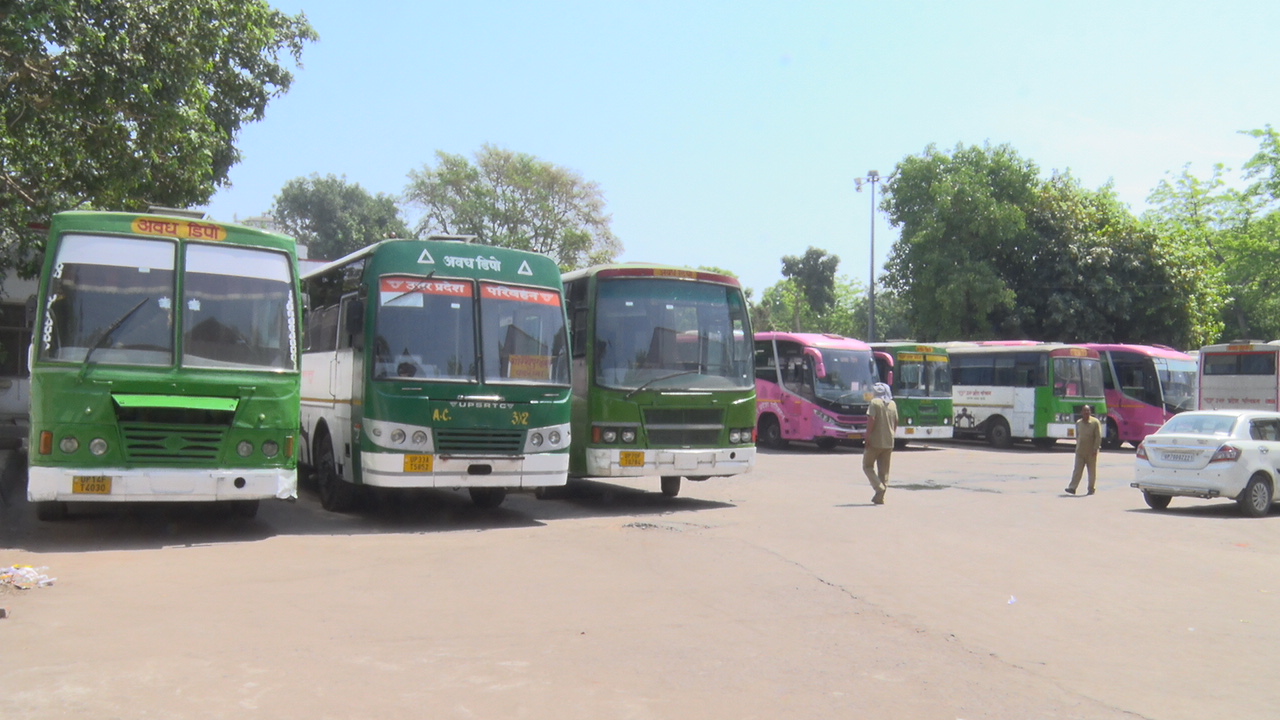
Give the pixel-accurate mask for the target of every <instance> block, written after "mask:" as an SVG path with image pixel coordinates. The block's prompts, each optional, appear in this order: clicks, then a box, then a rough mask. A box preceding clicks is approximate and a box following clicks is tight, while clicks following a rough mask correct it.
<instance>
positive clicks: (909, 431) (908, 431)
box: [907, 428, 916, 435]
mask: <svg viewBox="0 0 1280 720" xmlns="http://www.w3.org/2000/svg"><path fill="white" fill-rule="evenodd" d="M907 434H908V435H915V434H916V429H915V428H907Z"/></svg>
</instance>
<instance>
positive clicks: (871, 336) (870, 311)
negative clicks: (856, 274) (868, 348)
mask: <svg viewBox="0 0 1280 720" xmlns="http://www.w3.org/2000/svg"><path fill="white" fill-rule="evenodd" d="M853 182H854V184H855V185H857V186H858V192H862V183H864V182H865V183H867V184H868V185H870V186H871V282H870V287H869V289H868V292H867V342H875V340H876V183H878V182H880V173H878V172H876V171H875V170H869V171H868V172H867V176H866V177H864V178H854V180H853Z"/></svg>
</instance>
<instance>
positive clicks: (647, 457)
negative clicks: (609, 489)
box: [587, 446, 756, 478]
mask: <svg viewBox="0 0 1280 720" xmlns="http://www.w3.org/2000/svg"><path fill="white" fill-rule="evenodd" d="M755 461H756V449H755V448H754V447H750V446H748V447H732V448H706V449H697V450H692V449H691V450H683V449H681V450H653V449H648V450H614V449H612V448H587V475H588V476H590V477H632V476H642V475H678V476H683V477H690V478H696V477H724V476H728V475H740V474H742V473H744V472H748V471H749V470H751V467H752V466H753V465H755Z"/></svg>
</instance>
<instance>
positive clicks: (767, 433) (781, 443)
mask: <svg viewBox="0 0 1280 720" xmlns="http://www.w3.org/2000/svg"><path fill="white" fill-rule="evenodd" d="M756 432H757V433H758V434H759V437H760V444H761V445H764V446H765V447H767V448H772V449H774V450H783V449H785V448H786V447H787V445H788V443H787V440H786V438H784V437H782V426H781V425H780V424H778V418H776V417H774V416H773V415H761V416H760V422H759V423H757V428H756Z"/></svg>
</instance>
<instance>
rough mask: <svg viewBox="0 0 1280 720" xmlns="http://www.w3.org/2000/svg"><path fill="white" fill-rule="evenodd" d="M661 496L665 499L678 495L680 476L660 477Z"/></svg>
mask: <svg viewBox="0 0 1280 720" xmlns="http://www.w3.org/2000/svg"><path fill="white" fill-rule="evenodd" d="M662 494H663V495H666V496H667V497H675V496H677V495H679V494H680V476H679V475H663V476H662Z"/></svg>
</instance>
